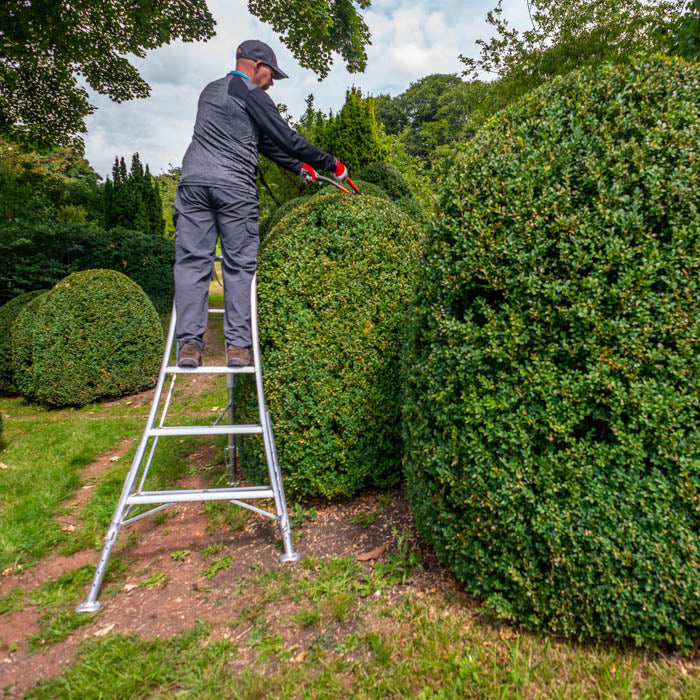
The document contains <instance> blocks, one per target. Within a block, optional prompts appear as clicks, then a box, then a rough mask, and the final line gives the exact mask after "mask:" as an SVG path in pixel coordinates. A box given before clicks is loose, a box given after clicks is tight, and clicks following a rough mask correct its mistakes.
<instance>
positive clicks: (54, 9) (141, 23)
mask: <svg viewBox="0 0 700 700" xmlns="http://www.w3.org/2000/svg"><path fill="white" fill-rule="evenodd" d="M0 26H2V28H3V30H2V36H3V40H2V43H1V44H0V132H5V133H6V134H9V135H10V136H11V137H12V138H13V139H15V140H19V139H21V140H24V141H28V142H30V143H33V144H36V145H42V146H43V145H52V144H68V143H72V144H78V145H80V144H81V138H80V136H79V134H81V133H84V132H85V131H86V128H85V122H84V120H85V117H86V116H87V115H88V114H91V113H92V112H93V111H94V109H95V108H94V107H93V106H92V105H90V104H89V102H88V94H87V92H86V90H85V89H84V88H82V87H79V85H78V79H79V78H83V79H84V80H85V81H86V82H87V84H88V85H89V86H90V87H91V88H92V89H93V90H94V91H95V92H98V93H100V94H103V95H108V96H109V97H110V98H111V99H113V100H114V101H116V102H121V101H123V100H129V99H132V98H134V97H147V96H148V95H149V93H150V88H149V87H148V85H147V83H145V82H144V80H143V79H142V78H141V76H140V75H139V73H138V71H137V70H136V69H135V68H134V66H132V65H131V64H130V63H129V61H128V60H127V59H126V58H124V56H126V55H129V54H133V55H134V56H138V57H140V58H143V57H144V56H145V54H146V50H147V49H155V48H157V47H159V46H162V45H163V44H167V43H169V42H170V41H172V40H173V39H182V40H183V41H199V40H202V39H210V38H211V37H212V36H214V19H213V18H212V16H211V14H210V13H209V10H208V9H207V4H206V2H205V0H162V1H160V2H148V3H122V2H103V1H102V0H85V1H84V2H80V3H75V2H66V1H65V0H62V1H61V2H52V3H37V2H22V1H21V0H9V2H5V3H3V4H2V5H1V6H0Z"/></svg>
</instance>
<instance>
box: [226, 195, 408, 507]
mask: <svg viewBox="0 0 700 700" xmlns="http://www.w3.org/2000/svg"><path fill="white" fill-rule="evenodd" d="M283 222H284V226H282V225H281V223H280V224H278V225H277V227H275V228H274V229H273V230H272V231H271V232H270V233H269V235H268V238H267V240H266V243H265V246H264V247H263V248H262V250H261V253H260V259H259V266H258V279H259V285H260V294H259V297H260V298H259V309H258V316H259V320H260V342H261V350H262V356H263V358H264V359H263V362H264V376H265V398H266V402H267V406H268V409H269V411H270V413H271V415H272V416H273V417H274V422H275V438H276V445H277V450H278V453H279V460H280V464H282V465H284V466H283V469H284V477H285V488H287V489H288V490H289V491H290V492H291V493H293V494H295V495H297V496H299V495H322V496H325V497H327V498H331V497H333V496H338V495H348V494H352V493H354V492H355V491H357V489H359V488H362V487H363V486H367V485H370V484H387V483H393V482H395V481H396V480H397V479H398V478H399V475H400V456H401V448H400V435H399V403H398V400H399V396H398V391H399V385H398V383H397V381H396V377H397V373H398V371H399V352H400V335H401V329H402V326H403V322H404V315H405V313H406V310H407V303H408V298H409V295H410V280H411V276H412V272H413V267H414V262H415V259H416V251H417V247H418V238H419V232H418V229H417V227H416V225H415V224H414V223H412V222H411V221H410V220H409V219H408V218H407V217H405V216H404V215H403V214H402V213H401V212H400V211H399V210H398V209H397V208H396V207H395V206H394V205H393V204H391V203H390V202H387V201H386V200H383V199H378V198H375V197H371V196H369V195H368V196H362V197H357V196H349V195H343V194H340V193H339V194H329V195H326V196H323V197H315V198H312V199H311V200H310V201H308V202H306V203H304V204H303V205H301V206H300V207H298V208H297V209H296V210H294V211H293V212H291V213H290V214H288V215H287V216H286V217H285V218H284V220H283ZM280 227H281V228H280ZM237 405H240V404H237ZM244 448H245V450H246V452H245V454H244V455H243V458H242V463H243V464H244V466H245V469H246V471H247V472H248V474H249V475H250V476H252V477H255V476H258V477H261V478H266V477H264V474H265V473H266V472H265V467H264V460H263V459H262V452H261V446H260V443H259V442H257V441H256V442H253V441H252V440H251V441H249V442H248V443H247V444H246V443H244ZM253 452H254V454H253Z"/></svg>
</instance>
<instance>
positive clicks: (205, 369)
mask: <svg viewBox="0 0 700 700" xmlns="http://www.w3.org/2000/svg"><path fill="white" fill-rule="evenodd" d="M165 371H166V372H167V373H168V374H255V367H252V366H251V367H216V366H214V365H202V366H201V367H177V366H175V365H171V366H169V367H166V368H165Z"/></svg>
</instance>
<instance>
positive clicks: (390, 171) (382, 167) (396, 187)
mask: <svg viewBox="0 0 700 700" xmlns="http://www.w3.org/2000/svg"><path fill="white" fill-rule="evenodd" d="M357 177H358V179H359V180H361V181H362V182H369V183H372V184H374V185H377V186H378V187H381V188H382V189H383V190H384V192H386V193H387V194H388V195H389V197H390V198H391V199H392V200H394V201H398V200H400V199H402V198H403V197H411V198H413V190H412V189H411V186H410V185H409V184H408V182H407V181H406V178H405V177H404V176H403V175H402V174H401V173H400V172H399V171H398V170H397V169H396V168H395V167H394V166H393V165H390V164H389V163H383V162H379V163H371V164H370V165H367V166H365V167H364V168H363V169H362V170H360V172H359V173H358V174H357ZM353 182H354V180H353ZM361 189H362V188H360V190H361Z"/></svg>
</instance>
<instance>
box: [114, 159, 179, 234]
mask: <svg viewBox="0 0 700 700" xmlns="http://www.w3.org/2000/svg"><path fill="white" fill-rule="evenodd" d="M112 178H113V179H112V182H110V181H109V178H108V179H107V182H106V183H105V187H104V190H103V192H104V211H105V228H107V229H110V228H116V227H122V228H127V229H131V230H132V231H141V232H142V233H150V234H153V235H163V233H164V231H165V221H164V220H163V204H162V201H161V198H160V192H159V191H158V183H157V182H156V181H155V180H154V178H153V177H152V176H151V173H150V170H149V168H148V165H146V169H145V171H144V167H143V164H142V163H141V158H140V156H139V154H138V153H134V155H133V156H132V158H131V167H130V169H129V170H128V171H127V169H126V162H125V161H124V158H121V159H120V158H119V157H115V159H114V165H113V166H112Z"/></svg>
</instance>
